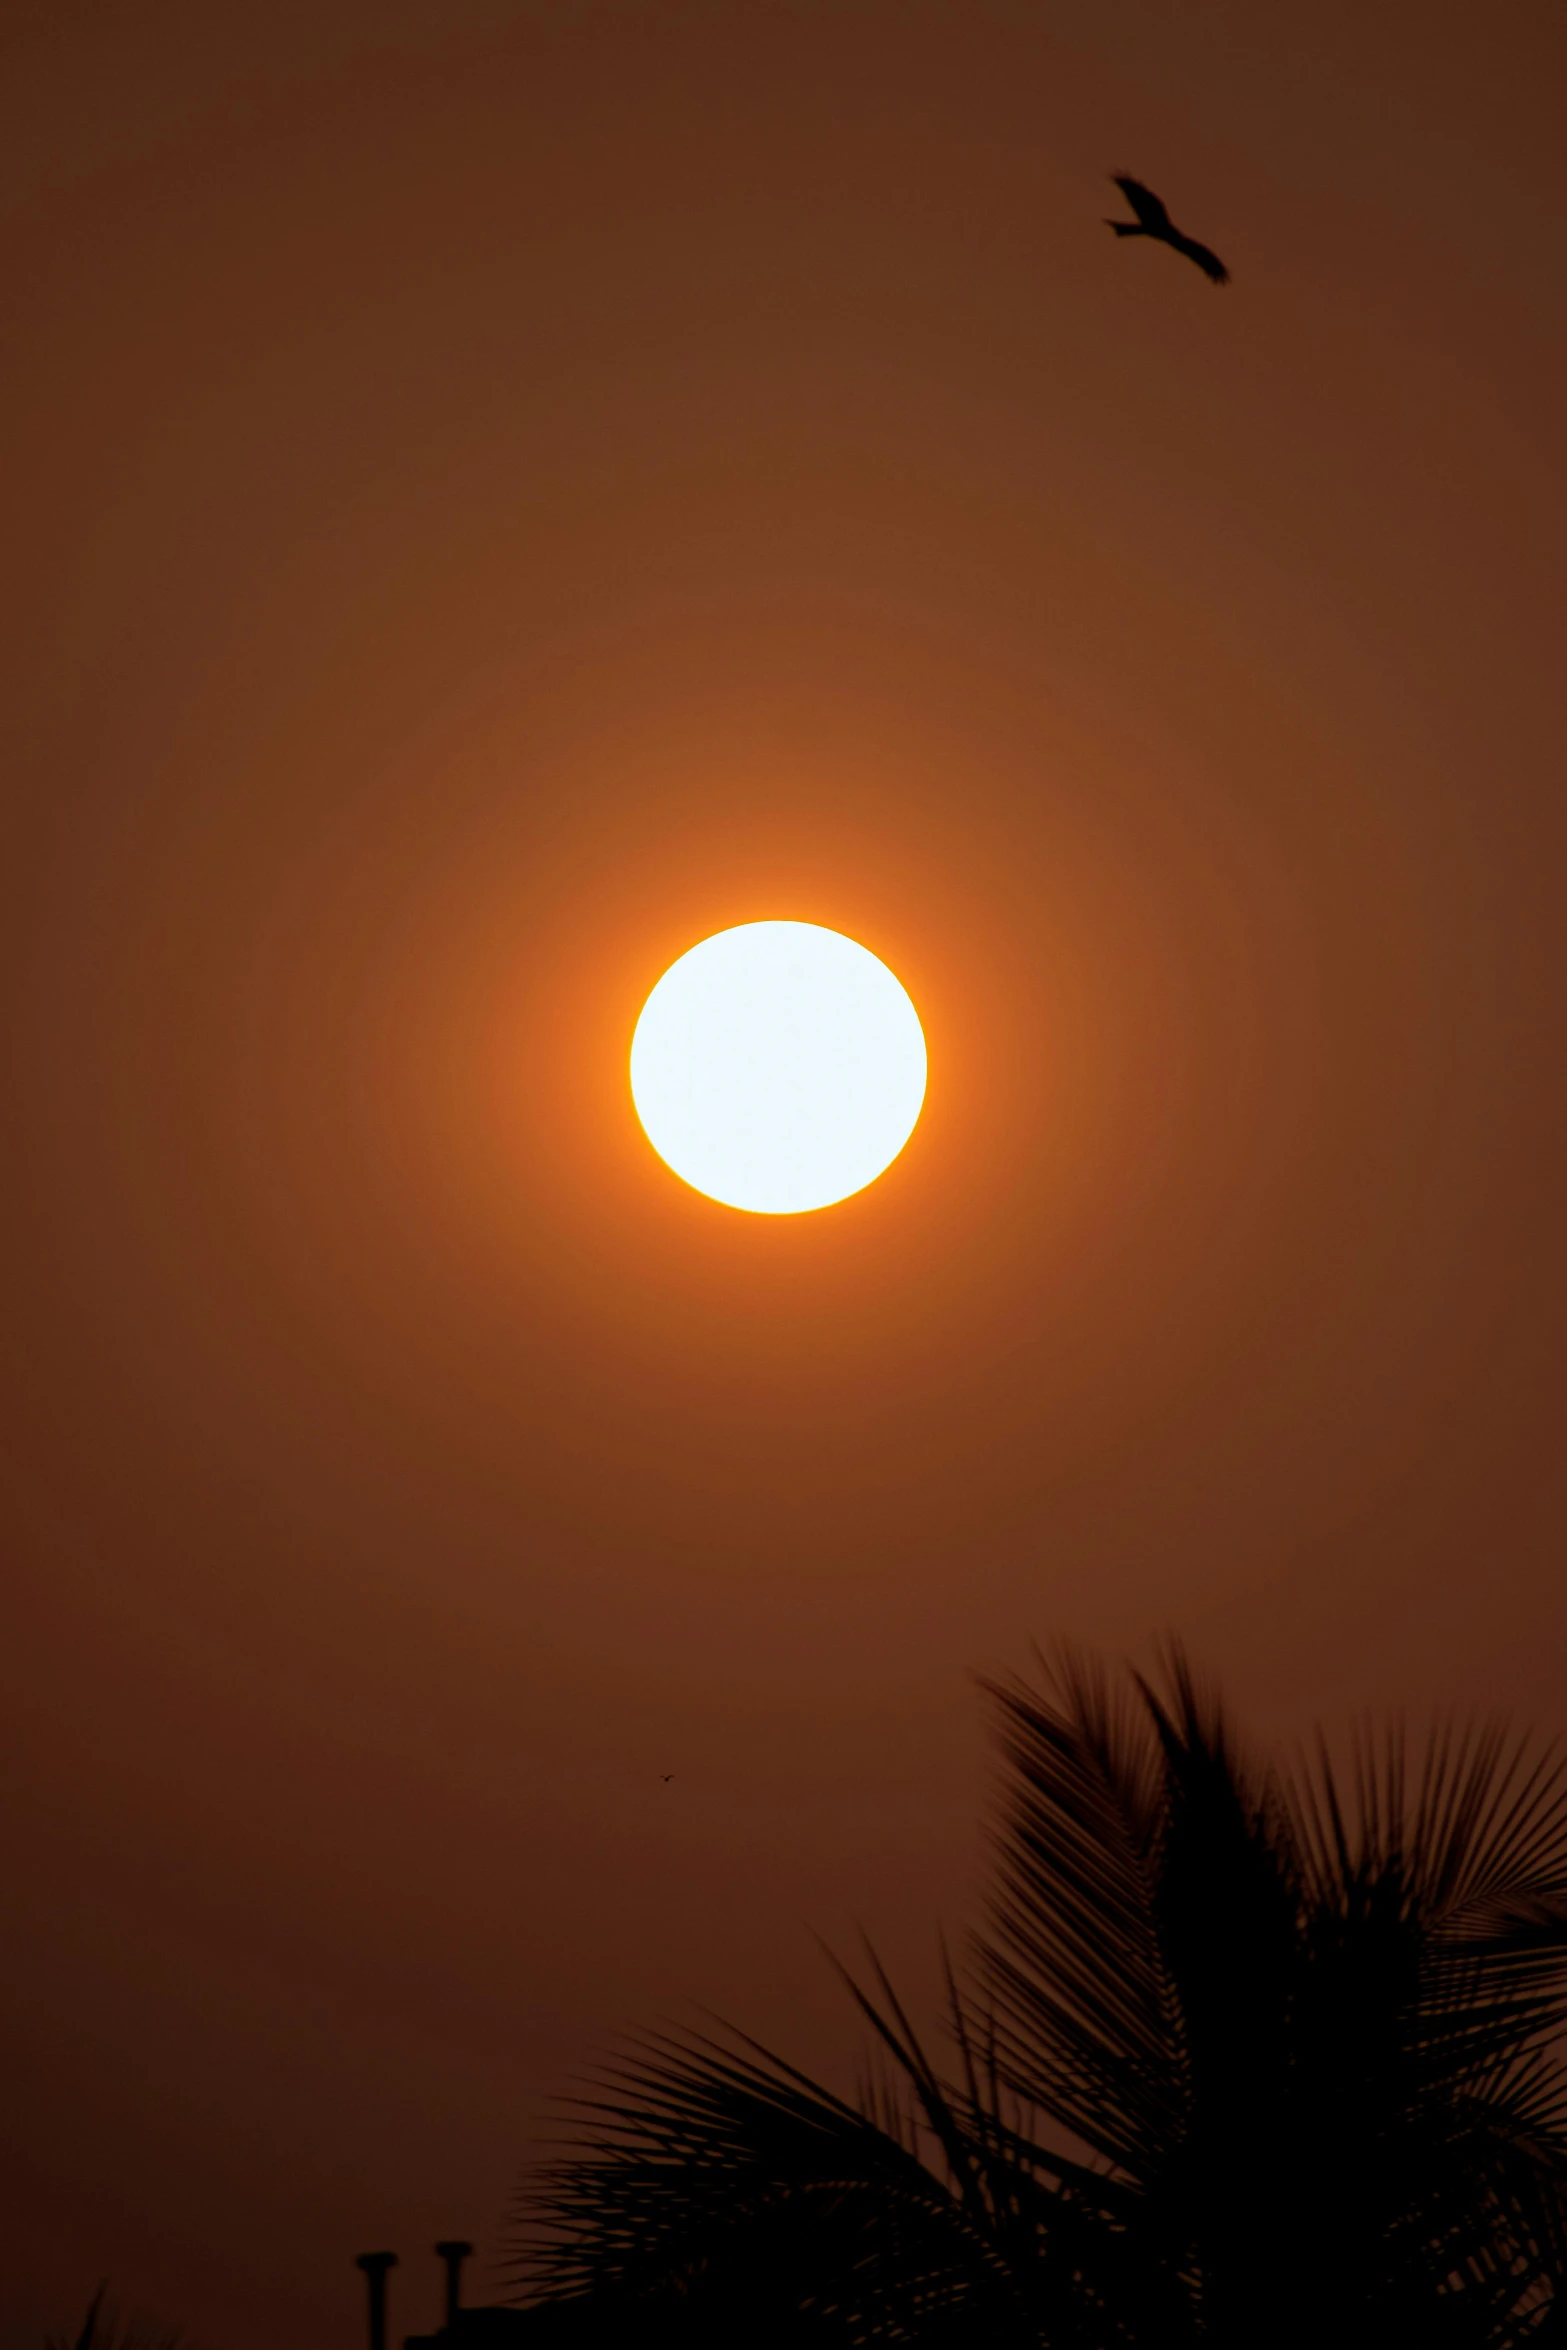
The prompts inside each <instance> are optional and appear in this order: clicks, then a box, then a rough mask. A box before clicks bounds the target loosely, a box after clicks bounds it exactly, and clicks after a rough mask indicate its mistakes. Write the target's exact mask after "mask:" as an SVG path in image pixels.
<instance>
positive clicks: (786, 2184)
mask: <svg viewBox="0 0 1567 2350" xmlns="http://www.w3.org/2000/svg"><path fill="white" fill-rule="evenodd" d="M985 1687H986V1689H987V1691H988V1695H989V1697H990V1699H991V1702H992V1704H993V1705H994V1707H995V1709H996V1713H997V1716H998V1723H999V1730H1000V1738H1001V1747H1002V1754H1003V1761H1004V1767H1005V1791H1004V1800H1003V1805H1002V1811H1001V1816H1000V1820H999V1825H998V1832H997V1835H996V1855H995V1857H996V1864H997V1865H996V1884H995V1891H994V1894H993V1898H992V1901H991V1905H990V1911H989V1916H988V1920H987V1923H986V1925H985V1927H984V1928H983V1930H982V1931H981V1932H980V1933H979V1935H978V1936H977V1937H976V1939H975V1943H974V1947H973V1950H972V1953H971V1956H970V1959H969V1961H968V1963H967V1965H966V1966H965V1968H964V1970H963V1973H962V1976H961V1979H960V1978H959V1976H958V1975H957V1974H956V1973H955V1972H954V1970H953V1969H952V1968H951V1967H949V1968H948V1976H947V1984H948V2006H947V2017H946V2032H947V2038H948V2041H949V2043H950V2048H949V2052H948V2054H947V2057H946V2060H945V2062H944V2064H943V2065H942V2066H940V2067H938V2065H937V2064H936V2062H935V2061H934V2060H933V2059H932V2057H931V2056H930V2055H929V2054H928V2053H927V2051H926V2048H925V2046H924V2045H923V2043H922V2041H921V2039H920V2038H919V2036H918V2035H917V2034H916V2031H915V2029H914V2027H913V2025H912V2024H911V2022H910V2020H909V2018H908V2016H907V2014H906V2012H905V2011H904V2009H903V2007H902V2005H901V2004H900V2002H899V2000H898V1998H897V1996H896V1994H895V1992H894V1990H893V1988H892V1986H891V1984H890V1983H889V1982H888V1981H887V1979H886V1977H885V1975H884V1974H883V1973H882V1971H881V1969H880V1967H879V1966H878V1965H877V1963H876V1961H875V1959H874V1957H872V1958H871V1960H870V1962H869V1979H868V1981H866V1982H859V1981H855V1980H853V1979H851V1978H849V1977H848V1976H846V1977H845V1980H846V1981H847V1982H848V1983H849V1988H850V1990H851V1992H852V1994H853V1996H854V1998H855V1999H856V2000H857V2001H858V2003H859V2006H860V2009H861V2012H862V2014H863V2016H864V2018H865V2021H866V2023H867V2025H868V2026H869V2028H870V2035H871V2037H870V2042H869V2046H870V2050H871V2055H872V2064H871V2068H870V2070H869V2072H868V2074H867V2078H866V2082H865V2084H864V2087H863V2090H862V2093H861V2095H860V2096H859V2098H858V2099H857V2100H855V2101H852V2102H851V2101H848V2100H845V2099H842V2098H840V2097H837V2096H835V2095H834V2094H832V2093H831V2092H830V2091H828V2090H827V2089H825V2088H823V2087H821V2086H820V2085H819V2084H818V2083H816V2082H814V2081H812V2080H811V2079H810V2078H809V2077H808V2076H807V2075H805V2074H804V2073H802V2072H800V2071H798V2070H797V2069H796V2068H794V2067H793V2066H791V2065H789V2064H787V2063H786V2062H784V2061H783V2060H782V2059H780V2058H778V2057H776V2056H774V2055H773V2054H771V2053H770V2052H769V2051H768V2050H766V2049H764V2048H762V2047H760V2046H758V2045H757V2044H756V2043H755V2042H752V2041H750V2040H748V2039H746V2038H745V2037H743V2036H742V2035H739V2034H735V2033H731V2032H727V2031H723V2032H721V2033H718V2034H715V2035H712V2036H680V2037H675V2036H662V2035H661V2036H654V2037H652V2038H649V2039H645V2040H643V2041H641V2042H639V2043H637V2044H636V2045H635V2046H634V2047H633V2049H632V2051H631V2052H630V2054H629V2055H628V2056H627V2058H626V2059H625V2060H624V2061H623V2062H622V2063H620V2064H619V2065H618V2066H616V2067H615V2068H614V2069H613V2070H611V2071H610V2072H608V2073H607V2074H606V2075H605V2076H604V2077H603V2079H602V2080H601V2082H600V2084H599V2090H598V2094H597V2095H596V2096H594V2097H593V2098H592V2099H590V2100H588V2101H586V2102H585V2103H584V2105H583V2106H582V2108H581V2109H580V2112H579V2118H578V2123H577V2137H576V2141H575V2143H574V2144H573V2146H572V2147H571V2148H570V2150H569V2151H568V2152H567V2154H566V2155H565V2157H564V2158H563V2159H561V2160H560V2161H558V2162H556V2163H555V2164H554V2165H553V2166H552V2167H551V2168H550V2169H549V2170H548V2171H547V2172H546V2173H545V2174H544V2177H543V2179H542V2182H541V2190H542V2192H541V2197H540V2201H539V2203H538V2204H537V2205H536V2206H535V2208H536V2209H537V2210H538V2211H539V2212H540V2213H541V2216H542V2220H543V2223H544V2236H543V2241H542V2244H535V2245H534V2246H533V2247H532V2249H530V2250H528V2251H526V2252H525V2253H524V2254H523V2255H522V2270H521V2273H522V2278H523V2282H524V2289H525V2291H526V2292H527V2293H528V2295H529V2297H530V2298H532V2299H533V2301H534V2303H535V2305H537V2304H538V2303H539V2302H540V2301H543V2302H545V2303H547V2304H549V2305H551V2316H552V2318H553V2319H554V2320H555V2321H556V2322H557V2324H558V2325H559V2329H560V2330H559V2339H560V2340H562V2341H563V2342H564V2341H566V2340H568V2339H570V2340H581V2341H583V2342H587V2341H596V2340H598V2339H600V2338H602V2339H604V2340H606V2341H608V2340H611V2339H614V2340H621V2339H631V2338H632V2335H633V2328H634V2333H635V2338H636V2339H637V2340H638V2341H639V2342H645V2341H652V2342H658V2341H660V2340H668V2341H670V2342H675V2341H678V2342H679V2343H681V2344H682V2345H691V2346H692V2350H698V2346H703V2350H705V2346H706V2345H708V2344H711V2345H712V2350H719V2345H721V2344H722V2345H724V2346H725V2350H729V2346H730V2345H732V2344H734V2343H735V2342H737V2341H745V2342H747V2343H748V2344H756V2345H758V2346H761V2345H772V2344H776V2345H779V2346H780V2350H781V2346H782V2345H785V2344H788V2345H795V2344H799V2345H805V2344H810V2343H815V2344H821V2345H828V2344H843V2345H847V2344H857V2343H862V2342H867V2341H882V2340H885V2341H901V2342H908V2343H916V2344H920V2345H932V2346H938V2350H939V2346H944V2345H947V2344H951V2345H953V2346H954V2350H956V2345H958V2344H960V2343H961V2344H962V2345H964V2350H981V2346H983V2350H1035V2346H1037V2345H1048V2346H1049V2350H1143V2346H1145V2345H1146V2346H1148V2350H1152V2346H1154V2345H1157V2346H1158V2350H1185V2346H1187V2345H1191V2346H1192V2350H1195V2346H1196V2345H1199V2344H1201V2345H1217V2346H1219V2350H1243V2346H1244V2350H1262V2346H1266V2350H1307V2346H1308V2345H1309V2346H1310V2350H1323V2346H1324V2345H1327V2344H1330V2343H1331V2344H1333V2345H1334V2346H1335V2350H1370V2346H1371V2345H1372V2344H1377V2345H1403V2344H1410V2345H1420V2346H1422V2350H1447V2346H1449V2345H1451V2346H1452V2350H1470V2346H1471V2345H1473V2346H1475V2350H1480V2346H1482V2345H1483V2346H1484V2350H1514V2346H1515V2345H1517V2346H1518V2350H1522V2345H1524V2344H1526V2343H1528V2344H1531V2345H1533V2346H1535V2350H1546V2346H1547V2345H1548V2344H1560V2343H1563V2342H1567V2077H1564V2074H1563V2071H1562V2069H1561V2068H1560V2066H1559V2065H1558V2063H1557V2061H1556V2059H1555V2057H1554V2056H1553V2054H1552V2051H1551V2042H1552V2040H1553V2038H1554V2037H1555V2035H1556V2034H1558V2033H1559V2032H1560V2031H1561V2029H1562V2027H1563V2024H1564V2022H1567V1778H1564V1773H1563V1766H1562V1765H1561V1764H1560V1763H1559V1762H1558V1761H1557V1760H1555V1759H1554V1758H1553V1756H1552V1755H1551V1754H1550V1753H1549V1752H1548V1751H1547V1752H1544V1753H1541V1752H1538V1751H1536V1750H1535V1749H1534V1748H1532V1747H1531V1745H1530V1743H1529V1742H1528V1741H1527V1740H1512V1739H1510V1738H1509V1737H1508V1736H1507V1735H1506V1734H1504V1733H1503V1732H1501V1731H1499V1730H1496V1729H1489V1728H1476V1729H1472V1730H1469V1731H1459V1730H1453V1729H1446V1730H1439V1731H1438V1732H1437V1733H1436V1734H1435V1735H1434V1736H1433V1737H1432V1738H1431V1740H1430V1741H1429V1742H1428V1744H1427V1745H1426V1747H1425V1748H1424V1750H1423V1752H1421V1753H1420V1755H1419V1756H1418V1758H1416V1759H1415V1760H1414V1761H1413V1762H1412V1761H1411V1759H1410V1757H1409V1755H1408V1752H1407V1747H1406V1741H1405V1739H1404V1737H1403V1734H1402V1732H1401V1731H1399V1730H1397V1729H1394V1730H1392V1731H1389V1732H1386V1733H1384V1734H1381V1735H1374V1734H1372V1733H1370V1732H1367V1733H1366V1734H1365V1735H1364V1736H1362V1738H1361V1739H1360V1740H1359V1742H1358V1744H1357V1746H1356V1748H1355V1751H1354V1753H1353V1755H1352V1757H1351V1759H1350V1762H1349V1765H1348V1767H1347V1769H1345V1770H1336V1769H1335V1767H1334V1765H1333V1763H1332V1762H1331V1761H1330V1759H1329V1757H1328V1754H1327V1751H1326V1749H1325V1748H1324V1747H1321V1746H1320V1745H1319V1747H1318V1750H1317V1751H1316V1753H1315V1754H1314V1756H1313V1757H1312V1758H1311V1759H1310V1760H1309V1761H1308V1762H1306V1763H1305V1764H1303V1765H1301V1766H1300V1767H1298V1768H1296V1769H1294V1770H1292V1771H1286V1770H1283V1769H1279V1768H1263V1767H1261V1766H1259V1765H1258V1764H1256V1763H1255V1762H1253V1761H1252V1760H1250V1759H1249V1758H1248V1757H1247V1756H1245V1755H1244V1754H1243V1753H1242V1752H1241V1751H1240V1750H1239V1748H1238V1747H1237V1744H1236V1742H1235V1739H1234V1737H1233V1735H1232V1732H1231V1730H1230V1728H1229V1725H1228V1722H1227V1720H1226V1718H1225V1715H1224V1713H1223V1711H1222V1709H1221V1707H1220V1706H1219V1704H1218V1703H1217V1701H1216V1700H1215V1699H1214V1698H1212V1697H1211V1696H1210V1695H1209V1694H1207V1693H1206V1692H1205V1691H1204V1690H1203V1689H1202V1688H1201V1687H1200V1686H1199V1684H1198V1683H1197V1681H1196V1679H1195V1678H1194V1676H1193V1674H1192V1672H1191V1670H1190V1668H1189V1667H1188V1665H1187V1664H1186V1662H1185V1660H1184V1658H1183V1657H1182V1656H1181V1655H1180V1653H1179V1652H1178V1651H1177V1652H1172V1653H1171V1654H1170V1655H1169V1656H1168V1657H1167V1658H1166V1660H1165V1663H1164V1666H1163V1668H1162V1670H1161V1672H1160V1674H1159V1675H1158V1676H1157V1677H1156V1678H1155V1679H1154V1680H1153V1681H1148V1680H1144V1679H1142V1678H1140V1677H1138V1676H1129V1677H1128V1678H1127V1679H1126V1681H1124V1682H1120V1683H1116V1684H1114V1685H1112V1684H1111V1682H1110V1681H1109V1680H1108V1679H1107V1677H1106V1676H1105V1675H1104V1674H1103V1673H1102V1672H1101V1671H1100V1670H1098V1669H1097V1668H1095V1667H1093V1666H1091V1665H1088V1664H1086V1663H1084V1662H1082V1661H1081V1660H1078V1659H1075V1658H1073V1657H1072V1656H1070V1655H1065V1654H1063V1655H1062V1656H1060V1657H1058V1658H1057V1659H1056V1661H1055V1662H1054V1663H1053V1664H1052V1665H1050V1666H1048V1667H1046V1668H1045V1670H1044V1675H1043V1679H1042V1681H1041V1682H1040V1683H1039V1685H1032V1684H1029V1683H1026V1682H1023V1681H1014V1682H1011V1683H1007V1684H997V1683H987V1684H985ZM540 2314H541V2315H542V2311H541V2313H540Z"/></svg>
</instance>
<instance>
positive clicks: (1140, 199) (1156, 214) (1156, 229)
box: [1105, 171, 1230, 286]
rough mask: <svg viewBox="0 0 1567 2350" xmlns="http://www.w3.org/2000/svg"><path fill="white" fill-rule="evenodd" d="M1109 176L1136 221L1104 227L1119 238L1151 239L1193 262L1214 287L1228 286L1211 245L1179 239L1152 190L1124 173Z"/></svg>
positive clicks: (1220, 262)
mask: <svg viewBox="0 0 1567 2350" xmlns="http://www.w3.org/2000/svg"><path fill="white" fill-rule="evenodd" d="M1110 176H1111V178H1112V179H1113V180H1114V181H1115V184H1116V186H1117V187H1118V188H1119V189H1120V191H1121V193H1122V195H1123V196H1124V197H1125V198H1126V201H1127V202H1128V204H1130V206H1131V207H1132V210H1133V211H1134V212H1135V213H1136V215H1137V218H1136V219H1135V220H1107V221H1106V222H1105V227H1106V228H1113V229H1114V231H1115V233H1116V235H1117V236H1118V237H1152V238H1153V239H1154V242H1155V243H1156V244H1160V245H1169V246H1170V247H1171V248H1172V249H1173V250H1174V251H1175V252H1177V253H1184V254H1185V256H1186V258H1187V260H1188V261H1195V262H1196V264H1197V267H1198V268H1199V269H1200V270H1201V271H1202V273H1203V276H1204V277H1207V278H1211V279H1212V280H1213V283H1214V284H1215V285H1216V286H1227V285H1228V284H1229V282H1230V273H1229V271H1228V270H1227V269H1226V268H1225V266H1224V263H1223V262H1222V261H1221V260H1220V259H1219V256H1218V254H1217V253H1215V252H1214V250H1213V248H1212V247H1211V246H1210V245H1199V244H1198V242H1197V239H1196V238H1195V237H1184V236H1182V234H1181V232H1180V230H1179V229H1178V228H1177V227H1176V225H1175V223H1174V221H1173V220H1172V219H1171V218H1170V215H1169V213H1168V212H1167V211H1166V210H1165V207H1164V204H1163V202H1162V201H1161V199H1160V198H1159V197H1158V196H1156V195H1155V194H1154V192H1153V190H1152V188H1145V187H1144V186H1143V183H1142V181H1141V180H1134V179H1128V178H1127V177H1126V175H1125V173H1124V172H1119V171H1117V172H1112V173H1111V175H1110Z"/></svg>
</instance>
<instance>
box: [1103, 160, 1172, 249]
mask: <svg viewBox="0 0 1567 2350" xmlns="http://www.w3.org/2000/svg"><path fill="white" fill-rule="evenodd" d="M1110 177H1111V178H1112V179H1113V180H1114V182H1115V184H1116V186H1117V187H1118V188H1119V189H1120V191H1121V193H1122V195H1123V196H1124V197H1125V198H1126V201H1127V202H1128V204H1130V206H1131V207H1132V210H1133V211H1134V212H1135V213H1136V215H1137V217H1138V219H1139V220H1140V221H1141V222H1142V224H1143V226H1144V228H1145V229H1149V230H1151V231H1152V232H1153V234H1154V235H1155V236H1157V235H1158V234H1159V232H1160V230H1161V229H1164V230H1168V228H1169V226H1170V215H1169V213H1168V212H1167V211H1166V210H1165V208H1164V206H1163V204H1162V203H1161V202H1160V200H1159V198H1158V197H1157V196H1156V195H1155V194H1154V192H1153V190H1152V188H1145V187H1144V186H1143V183H1142V181H1141V180H1134V179H1128V178H1126V176H1125V175H1124V173H1122V172H1119V171H1113V172H1112V173H1111V174H1110Z"/></svg>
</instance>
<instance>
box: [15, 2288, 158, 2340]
mask: <svg viewBox="0 0 1567 2350" xmlns="http://www.w3.org/2000/svg"><path fill="white" fill-rule="evenodd" d="M108 2295H109V2288H108V2286H107V2285H106V2284H103V2285H100V2286H99V2287H98V2290H97V2292H96V2293H95V2294H94V2295H93V2297H92V2299H91V2301H89V2302H88V2304H87V2315H86V2316H85V2317H84V2318H83V2320H82V2322H81V2325H80V2327H79V2328H78V2330H77V2332H76V2333H75V2334H74V2335H73V2334H68V2333H62V2334H51V2335H50V2336H49V2339H48V2341H47V2343H46V2344H45V2350H190V2345H189V2344H188V2343H187V2341H186V2337H185V2332H184V2329H183V2327H181V2326H171V2325H164V2324H163V2323H162V2322H161V2321H160V2320H159V2319H157V2318H153V2317H123V2316H122V2315H121V2314H120V2312H119V2311H118V2310H117V2309H115V2308H114V2307H113V2306H112V2305H111V2303H110V2301H109V2297H108Z"/></svg>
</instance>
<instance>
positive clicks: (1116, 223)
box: [1105, 220, 1148, 237]
mask: <svg viewBox="0 0 1567 2350" xmlns="http://www.w3.org/2000/svg"><path fill="white" fill-rule="evenodd" d="M1105 227H1106V228H1113V229H1114V231H1115V233H1116V235H1117V236H1118V237H1145V236H1147V234H1148V231H1147V230H1146V229H1145V228H1144V227H1143V225H1142V222H1141V221H1139V220H1107V221H1106V222H1105Z"/></svg>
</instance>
